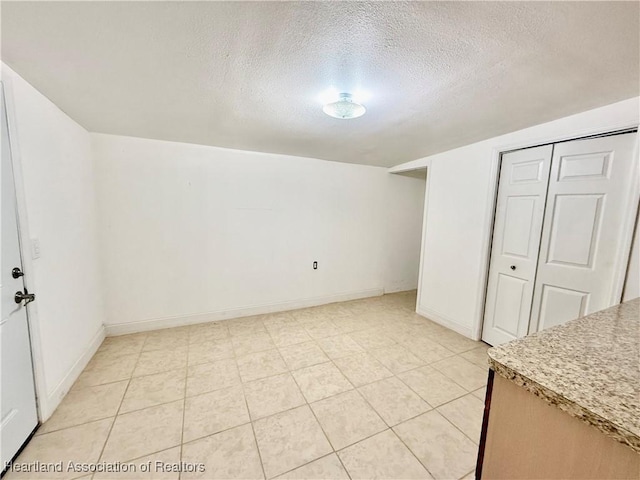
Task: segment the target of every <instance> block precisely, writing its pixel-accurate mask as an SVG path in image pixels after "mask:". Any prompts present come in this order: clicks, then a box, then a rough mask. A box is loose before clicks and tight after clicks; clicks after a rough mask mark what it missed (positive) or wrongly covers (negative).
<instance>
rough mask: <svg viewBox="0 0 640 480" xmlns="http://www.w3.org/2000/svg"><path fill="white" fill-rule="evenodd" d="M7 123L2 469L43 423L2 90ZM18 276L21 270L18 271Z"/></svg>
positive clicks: (0, 265)
mask: <svg viewBox="0 0 640 480" xmlns="http://www.w3.org/2000/svg"><path fill="white" fill-rule="evenodd" d="M0 98H1V109H0V116H1V117H2V118H1V120H0V121H1V125H2V138H1V140H2V158H1V162H2V170H1V171H0V175H1V177H0V180H1V183H0V189H1V191H0V193H1V196H0V202H1V204H0V205H1V207H2V209H1V215H0V216H1V222H2V234H1V235H0V242H1V243H0V255H1V257H0V269H2V275H1V280H2V284H1V285H0V291H1V296H2V319H1V321H0V347H1V352H0V386H1V389H2V393H1V394H0V395H1V401H2V404H1V405H0V409H1V411H2V421H1V424H0V436H1V438H0V460H1V461H2V467H3V468H4V466H5V465H6V462H8V461H10V460H11V459H12V458H13V456H14V455H15V454H16V452H17V451H18V449H19V448H20V447H21V446H22V444H23V443H24V441H25V440H26V439H27V438H28V437H29V435H30V434H31V432H32V431H33V430H34V429H35V428H36V426H37V424H38V416H37V412H36V394H35V388H34V382H33V368H32V364H31V346H30V343H29V327H28V324H27V313H26V308H25V307H24V305H23V304H24V303H25V302H24V301H23V302H21V303H16V302H15V299H14V297H15V294H16V292H21V293H24V291H25V290H24V284H23V282H22V278H23V277H20V276H17V278H14V277H15V276H16V275H14V274H13V272H12V270H13V269H14V268H17V269H20V271H21V270H22V262H21V260H20V244H19V239H18V223H17V216H16V196H15V188H14V183H13V182H14V179H13V168H12V163H11V162H12V160H11V148H10V145H9V135H8V130H7V117H6V110H5V103H4V94H3V92H2V89H1V88H0ZM16 273H17V272H16Z"/></svg>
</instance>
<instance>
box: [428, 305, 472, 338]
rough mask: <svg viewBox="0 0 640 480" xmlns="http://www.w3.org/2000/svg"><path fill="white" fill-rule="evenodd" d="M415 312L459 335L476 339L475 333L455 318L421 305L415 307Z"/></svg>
mask: <svg viewBox="0 0 640 480" xmlns="http://www.w3.org/2000/svg"><path fill="white" fill-rule="evenodd" d="M416 313H417V314H418V315H422V316H423V317H427V318H428V319H429V320H432V321H434V322H435V323H437V324H439V325H442V326H443V327H447V328H448V329H449V330H453V331H454V332H457V333H459V334H460V335H464V336H465V337H467V338H470V339H472V340H478V339H477V338H475V334H474V332H473V329H472V328H471V327H465V326H463V325H460V324H459V323H457V322H456V321H455V320H453V319H451V318H448V317H447V316H445V315H443V314H441V313H438V312H435V311H433V310H430V309H428V308H425V307H423V306H421V305H418V306H417V307H416Z"/></svg>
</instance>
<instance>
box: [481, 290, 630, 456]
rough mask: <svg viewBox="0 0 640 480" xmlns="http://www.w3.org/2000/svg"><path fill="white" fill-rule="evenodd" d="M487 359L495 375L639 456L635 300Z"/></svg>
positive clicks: (535, 336)
mask: <svg viewBox="0 0 640 480" xmlns="http://www.w3.org/2000/svg"><path fill="white" fill-rule="evenodd" d="M488 355H489V365H490V366H491V368H493V370H495V372H496V373H497V374H499V375H501V376H503V377H505V378H507V379H509V380H511V381H513V382H515V383H516V384H518V385H520V386H522V387H524V388H526V389H527V390H529V391H530V392H531V393H533V394H534V395H536V396H538V397H540V398H542V399H544V400H546V401H547V402H549V403H550V404H552V405H555V406H557V407H558V408H560V409H562V410H564V411H565V412H567V413H568V414H570V415H572V416H574V417H577V418H579V419H581V420H583V421H585V422H587V423H589V424H591V425H593V426H595V427H597V428H598V429H600V430H601V431H602V432H603V433H605V434H606V435H609V436H611V437H613V438H615V439H616V440H618V441H619V442H621V443H624V444H626V445H629V446H630V447H631V448H632V449H634V450H635V451H636V452H639V453H640V299H635V300H632V301H630V302H626V303H623V304H621V305H617V306H615V307H612V308H609V309H607V310H602V311H600V312H596V313H593V314H591V315H587V316H586V317H583V318H579V319H577V320H572V321H570V322H567V323H565V324H564V325H560V326H557V327H553V328H550V329H548V330H544V331H542V332H538V333H535V334H533V335H530V336H528V337H525V338H521V339H518V340H514V341H512V342H509V343H506V344H504V345H501V346H499V347H495V348H490V349H489V350H488Z"/></svg>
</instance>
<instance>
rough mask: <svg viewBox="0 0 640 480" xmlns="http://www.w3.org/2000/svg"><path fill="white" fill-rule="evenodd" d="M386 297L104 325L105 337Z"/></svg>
mask: <svg viewBox="0 0 640 480" xmlns="http://www.w3.org/2000/svg"><path fill="white" fill-rule="evenodd" d="M383 294H384V290H383V289H382V288H373V289H370V290H362V291H359V292H351V293H339V294H336V295H327V296H322V297H313V298H305V299H302V300H293V301H290V302H280V303H270V304H265V305H254V306H250V307H241V308H231V309H227V310H220V311H217V312H208V313H198V314H194V315H185V316H176V317H165V318H153V319H150V320H141V321H137V322H128V323H114V324H110V325H109V324H108V325H106V326H105V328H106V334H107V336H109V337H112V336H116V335H125V334H128V333H138V332H146V331H149V330H158V329H161V328H171V327H182V326H185V325H195V324H197V323H205V322H217V321H220V320H228V319H230V318H239V317H249V316H251V315H263V314H265V313H274V312H284V311H287V310H297V309H299V308H307V307H315V306H317V305H325V304H327V303H335V302H346V301H349V300H357V299H359V298H368V297H377V296H380V295H383Z"/></svg>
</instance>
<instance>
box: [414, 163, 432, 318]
mask: <svg viewBox="0 0 640 480" xmlns="http://www.w3.org/2000/svg"><path fill="white" fill-rule="evenodd" d="M421 168H425V169H426V170H427V178H426V179H425V185H424V202H423V204H422V239H421V240H420V259H419V260H418V261H419V262H420V263H419V264H418V295H417V298H416V306H415V311H416V313H420V308H421V307H420V305H421V304H422V295H421V292H422V271H423V268H422V262H423V261H424V244H425V242H426V239H427V215H428V211H429V210H428V209H429V191H430V189H429V179H430V178H431V162H428V163H427V164H426V165H425V166H424V167H421Z"/></svg>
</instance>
